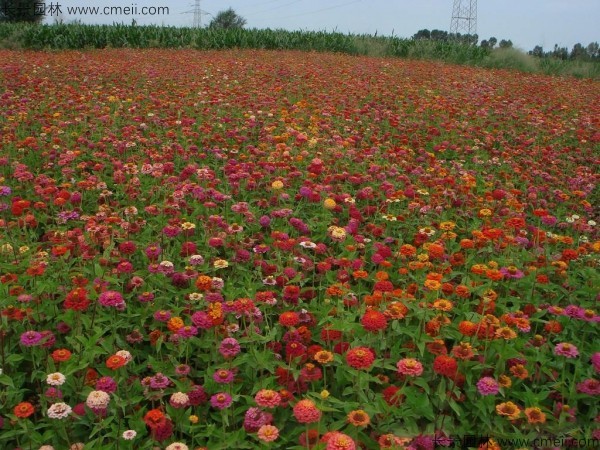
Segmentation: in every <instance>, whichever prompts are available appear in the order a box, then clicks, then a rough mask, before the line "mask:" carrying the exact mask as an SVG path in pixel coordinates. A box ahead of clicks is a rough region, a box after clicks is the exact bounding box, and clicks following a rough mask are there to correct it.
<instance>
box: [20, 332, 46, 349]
mask: <svg viewBox="0 0 600 450" xmlns="http://www.w3.org/2000/svg"><path fill="white" fill-rule="evenodd" d="M42 337H43V336H42V333H39V332H37V331H26V332H25V333H23V334H22V335H21V344H23V345H24V346H25V347H33V346H34V345H37V344H39V342H40V341H41V340H42Z"/></svg>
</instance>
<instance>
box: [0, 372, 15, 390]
mask: <svg viewBox="0 0 600 450" xmlns="http://www.w3.org/2000/svg"><path fill="white" fill-rule="evenodd" d="M0 384H3V385H4V386H9V387H11V388H13V389H15V384H14V383H13V380H12V378H11V377H9V376H8V375H5V374H2V375H0Z"/></svg>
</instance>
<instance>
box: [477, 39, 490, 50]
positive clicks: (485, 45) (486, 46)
mask: <svg viewBox="0 0 600 450" xmlns="http://www.w3.org/2000/svg"><path fill="white" fill-rule="evenodd" d="M479 46H480V47H481V48H489V47H490V43H489V42H488V40H487V39H484V40H483V41H481V43H480V44H479Z"/></svg>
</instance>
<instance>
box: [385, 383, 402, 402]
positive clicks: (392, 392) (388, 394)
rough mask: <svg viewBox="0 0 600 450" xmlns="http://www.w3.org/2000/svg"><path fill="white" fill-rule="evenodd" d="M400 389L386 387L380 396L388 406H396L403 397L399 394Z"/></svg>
mask: <svg viewBox="0 0 600 450" xmlns="http://www.w3.org/2000/svg"><path fill="white" fill-rule="evenodd" d="M398 391H400V388H399V387H397V386H388V387H386V388H385V389H384V390H383V391H382V392H381V394H382V395H383V399H384V400H385V402H386V403H387V404H388V405H390V406H398V405H399V404H400V403H402V400H404V395H402V394H400V393H399V392H398Z"/></svg>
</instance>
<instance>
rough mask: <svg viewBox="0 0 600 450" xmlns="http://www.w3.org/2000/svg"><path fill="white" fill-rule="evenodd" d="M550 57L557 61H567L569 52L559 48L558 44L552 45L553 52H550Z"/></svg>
mask: <svg viewBox="0 0 600 450" xmlns="http://www.w3.org/2000/svg"><path fill="white" fill-rule="evenodd" d="M552 56H554V57H555V58H558V59H563V60H565V59H568V58H569V50H568V49H567V47H559V46H558V44H554V50H553V51H552Z"/></svg>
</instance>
